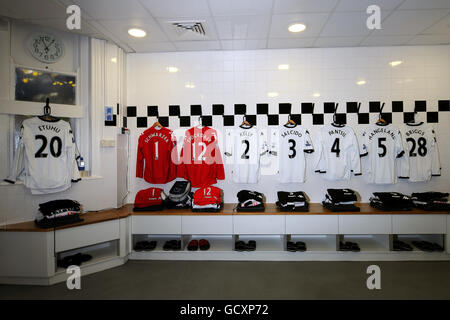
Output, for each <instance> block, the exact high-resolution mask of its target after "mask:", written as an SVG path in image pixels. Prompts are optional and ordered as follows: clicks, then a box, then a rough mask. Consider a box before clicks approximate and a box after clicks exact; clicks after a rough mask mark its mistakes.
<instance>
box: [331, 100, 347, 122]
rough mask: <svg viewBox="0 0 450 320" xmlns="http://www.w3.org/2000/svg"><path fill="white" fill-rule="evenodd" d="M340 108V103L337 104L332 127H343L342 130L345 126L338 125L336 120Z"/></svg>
mask: <svg viewBox="0 0 450 320" xmlns="http://www.w3.org/2000/svg"><path fill="white" fill-rule="evenodd" d="M338 107H339V103H336V106H335V107H334V114H333V123H332V125H333V126H335V127H341V128H342V127H345V124H342V123H338V122H337V119H336V116H337V109H338Z"/></svg>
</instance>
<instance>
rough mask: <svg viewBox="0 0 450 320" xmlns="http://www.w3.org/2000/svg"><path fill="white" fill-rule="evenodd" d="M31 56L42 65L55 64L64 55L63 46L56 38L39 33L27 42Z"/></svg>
mask: <svg viewBox="0 0 450 320" xmlns="http://www.w3.org/2000/svg"><path fill="white" fill-rule="evenodd" d="M28 49H29V50H30V53H31V55H32V56H33V57H34V58H35V59H37V60H39V61H41V62H44V63H55V62H57V61H59V59H61V57H62V56H63V55H64V45H63V43H62V41H61V40H59V39H58V38H57V37H55V36H53V35H50V34H46V33H39V34H34V35H33V36H31V37H30V40H29V41H28Z"/></svg>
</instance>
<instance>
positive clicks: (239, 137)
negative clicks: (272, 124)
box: [225, 126, 267, 183]
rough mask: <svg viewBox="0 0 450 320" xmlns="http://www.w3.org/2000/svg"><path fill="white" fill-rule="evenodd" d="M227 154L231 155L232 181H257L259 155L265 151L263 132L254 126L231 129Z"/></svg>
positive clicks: (258, 175) (265, 143)
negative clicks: (231, 135)
mask: <svg viewBox="0 0 450 320" xmlns="http://www.w3.org/2000/svg"><path fill="white" fill-rule="evenodd" d="M232 134H233V137H232V139H231V143H229V144H228V145H227V151H226V153H225V154H226V155H227V156H233V181H234V182H235V183H257V182H258V181H259V177H260V157H261V155H263V154H265V153H266V152H267V142H266V139H265V137H264V134H263V133H262V132H260V131H259V130H258V128H256V127H255V126H252V127H250V128H246V127H244V128H242V127H239V128H237V129H235V130H233V131H232Z"/></svg>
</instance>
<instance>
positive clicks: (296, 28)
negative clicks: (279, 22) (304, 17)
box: [288, 23, 306, 33]
mask: <svg viewBox="0 0 450 320" xmlns="http://www.w3.org/2000/svg"><path fill="white" fill-rule="evenodd" d="M305 29H306V26H305V25H304V24H303V23H294V24H291V25H290V26H289V28H288V30H289V31H290V32H294V33H296V32H302V31H304V30H305Z"/></svg>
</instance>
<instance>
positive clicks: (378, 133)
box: [360, 124, 404, 184]
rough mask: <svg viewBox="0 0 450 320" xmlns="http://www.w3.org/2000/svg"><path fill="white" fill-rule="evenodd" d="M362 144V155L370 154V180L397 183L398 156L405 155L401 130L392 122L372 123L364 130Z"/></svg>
mask: <svg viewBox="0 0 450 320" xmlns="http://www.w3.org/2000/svg"><path fill="white" fill-rule="evenodd" d="M360 146H361V157H364V156H367V155H368V182H369V183H377V184H392V183H396V182H397V176H398V175H399V174H400V172H399V170H398V169H397V167H398V165H399V163H398V158H401V157H402V156H403V155H404V150H403V143H402V136H401V133H400V130H399V129H398V128H396V127H395V126H393V125H391V124H387V125H377V124H372V125H370V126H368V127H367V128H366V130H364V131H363V132H362V135H361V143H360Z"/></svg>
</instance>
